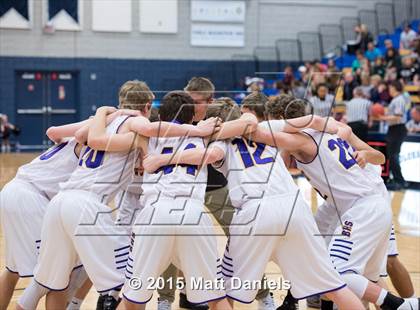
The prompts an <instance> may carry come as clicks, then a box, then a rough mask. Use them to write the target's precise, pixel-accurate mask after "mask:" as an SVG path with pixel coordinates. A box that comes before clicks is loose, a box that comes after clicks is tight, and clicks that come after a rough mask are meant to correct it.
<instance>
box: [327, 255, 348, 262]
mask: <svg viewBox="0 0 420 310" xmlns="http://www.w3.org/2000/svg"><path fill="white" fill-rule="evenodd" d="M330 257H337V258H341V259H343V260H345V261H346V262H347V261H348V258H345V257H342V256H339V255H335V254H330Z"/></svg>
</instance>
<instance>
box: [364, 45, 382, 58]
mask: <svg viewBox="0 0 420 310" xmlns="http://www.w3.org/2000/svg"><path fill="white" fill-rule="evenodd" d="M381 56H382V52H381V50H380V49H379V48H377V47H375V44H373V42H369V43H368V45H367V50H366V52H365V57H366V58H367V59H368V60H369V61H370V62H374V61H375V60H376V58H378V57H381Z"/></svg>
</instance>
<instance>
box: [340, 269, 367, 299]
mask: <svg viewBox="0 0 420 310" xmlns="http://www.w3.org/2000/svg"><path fill="white" fill-rule="evenodd" d="M341 277H342V278H343V280H344V281H345V282H346V283H347V286H348V287H349V289H350V290H351V291H352V292H353V293H354V294H356V296H357V297H359V299H362V297H363V296H364V295H365V292H366V288H367V287H368V284H369V281H368V279H366V278H365V277H363V276H361V275H358V274H355V273H344V274H342V275H341Z"/></svg>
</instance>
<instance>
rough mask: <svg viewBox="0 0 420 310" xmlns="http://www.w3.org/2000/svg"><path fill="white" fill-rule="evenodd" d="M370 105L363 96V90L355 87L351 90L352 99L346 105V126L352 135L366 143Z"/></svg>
mask: <svg viewBox="0 0 420 310" xmlns="http://www.w3.org/2000/svg"><path fill="white" fill-rule="evenodd" d="M371 105H372V102H371V101H370V100H367V99H366V98H365V96H364V92H363V89H362V88H361V87H356V88H355V89H354V90H353V99H351V100H350V101H348V102H347V103H346V115H347V124H348V125H349V126H350V127H351V129H352V130H353V133H354V134H355V135H356V136H358V137H359V138H360V139H361V140H363V141H365V142H366V141H367V138H368V120H369V109H370V106H371Z"/></svg>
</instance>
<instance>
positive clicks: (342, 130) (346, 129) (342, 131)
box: [337, 123, 353, 140]
mask: <svg viewBox="0 0 420 310" xmlns="http://www.w3.org/2000/svg"><path fill="white" fill-rule="evenodd" d="M339 124H340V125H339V127H338V130H337V136H339V137H340V138H341V139H343V140H349V139H350V137H351V135H352V134H353V131H352V130H351V127H350V126H348V125H346V124H343V123H339Z"/></svg>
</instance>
